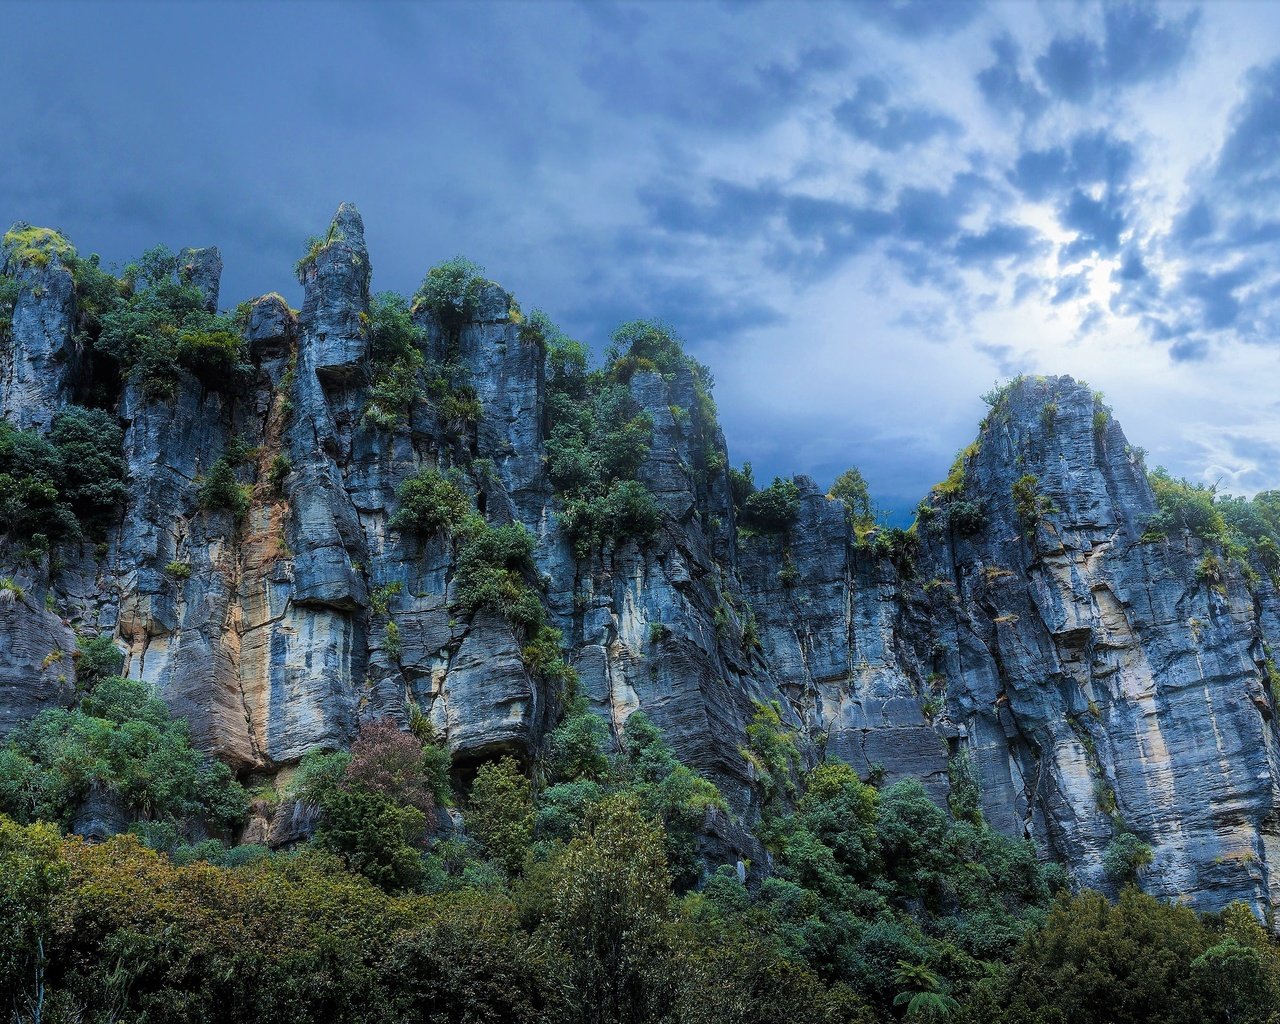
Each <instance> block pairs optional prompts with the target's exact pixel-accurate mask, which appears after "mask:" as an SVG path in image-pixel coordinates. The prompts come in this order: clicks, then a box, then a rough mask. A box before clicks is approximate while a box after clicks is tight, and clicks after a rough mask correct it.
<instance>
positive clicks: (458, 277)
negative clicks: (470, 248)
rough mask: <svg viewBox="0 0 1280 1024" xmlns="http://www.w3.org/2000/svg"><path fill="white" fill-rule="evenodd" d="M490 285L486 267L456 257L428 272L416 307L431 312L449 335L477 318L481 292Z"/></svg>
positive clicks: (415, 297) (417, 297)
mask: <svg viewBox="0 0 1280 1024" xmlns="http://www.w3.org/2000/svg"><path fill="white" fill-rule="evenodd" d="M486 284H488V281H486V279H485V276H484V268H483V267H481V266H479V265H477V264H475V263H472V262H471V261H470V260H468V259H465V258H464V257H462V256H455V257H454V258H453V259H451V260H445V261H444V262H443V263H437V264H436V265H435V266H434V267H432V268H431V269H430V270H428V271H427V276H426V277H425V278H423V280H422V285H421V287H420V288H419V289H418V292H417V294H416V295H415V296H414V303H413V306H414V309H417V308H419V307H421V308H423V309H426V310H427V311H429V312H430V313H431V314H432V315H434V316H435V318H436V319H437V320H438V321H439V322H440V325H441V326H442V327H444V329H445V330H446V331H453V332H456V331H457V330H458V329H459V328H460V327H461V326H462V325H463V324H465V323H466V322H467V321H468V320H470V319H471V318H472V317H473V316H474V315H475V312H476V303H477V302H478V301H479V298H480V291H481V289H482V288H483V287H484V286H485V285H486Z"/></svg>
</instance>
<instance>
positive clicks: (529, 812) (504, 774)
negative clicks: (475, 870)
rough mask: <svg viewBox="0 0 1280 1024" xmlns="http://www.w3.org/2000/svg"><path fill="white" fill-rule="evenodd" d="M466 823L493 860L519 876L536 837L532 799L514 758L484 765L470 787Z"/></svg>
mask: <svg viewBox="0 0 1280 1024" xmlns="http://www.w3.org/2000/svg"><path fill="white" fill-rule="evenodd" d="M466 822H467V830H468V831H469V832H470V833H471V835H472V836H474V837H475V838H476V839H477V840H479V842H480V843H481V845H483V846H484V848H485V849H486V850H487V851H488V852H489V856H490V857H492V858H493V859H494V860H495V861H496V862H497V863H499V864H501V865H502V867H503V868H504V869H505V870H506V872H507V873H508V874H509V875H515V874H517V873H519V871H520V867H521V865H522V864H523V863H524V857H525V853H526V852H527V850H528V848H529V840H530V838H531V837H532V835H533V797H532V795H531V789H530V785H529V780H528V779H526V778H525V777H524V775H523V774H522V773H521V771H520V768H519V766H518V765H517V764H516V762H515V760H514V759H513V758H510V757H504V758H502V759H501V760H499V761H495V762H491V763H489V764H485V765H481V767H480V770H479V771H478V772H476V778H475V781H474V782H473V783H472V785H471V799H470V801H469V802H468V805H467V814H466Z"/></svg>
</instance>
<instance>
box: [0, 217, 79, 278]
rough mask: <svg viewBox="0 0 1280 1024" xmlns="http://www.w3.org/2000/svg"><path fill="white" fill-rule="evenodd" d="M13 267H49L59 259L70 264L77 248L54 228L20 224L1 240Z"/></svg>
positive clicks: (14, 226) (0, 244) (6, 233)
mask: <svg viewBox="0 0 1280 1024" xmlns="http://www.w3.org/2000/svg"><path fill="white" fill-rule="evenodd" d="M0 246H3V248H4V250H5V254H6V256H7V257H8V259H9V261H10V264H11V265H16V266H21V267H47V266H48V265H49V261H50V260H53V259H57V260H59V261H61V262H62V263H64V264H70V263H71V262H72V260H74V259H75V255H76V251H75V248H74V247H73V246H72V245H71V243H70V242H68V241H67V239H66V237H65V236H64V235H63V234H62V233H61V232H59V231H55V230H53V229H52V228H38V227H32V226H31V225H30V224H26V223H23V222H21V221H20V222H19V223H17V224H15V225H13V227H11V228H10V229H9V230H8V231H6V232H5V233H4V237H3V238H0Z"/></svg>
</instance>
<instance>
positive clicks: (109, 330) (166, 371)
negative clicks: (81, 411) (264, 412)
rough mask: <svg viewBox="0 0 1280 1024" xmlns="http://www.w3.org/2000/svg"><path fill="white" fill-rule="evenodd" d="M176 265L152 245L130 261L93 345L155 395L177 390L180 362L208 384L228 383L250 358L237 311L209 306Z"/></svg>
mask: <svg viewBox="0 0 1280 1024" xmlns="http://www.w3.org/2000/svg"><path fill="white" fill-rule="evenodd" d="M178 269H179V268H178V257H177V256H176V255H175V254H174V253H173V252H172V251H170V250H169V249H167V248H165V247H164V246H156V247H155V248H154V249H149V250H148V251H147V252H145V253H143V255H142V256H141V257H140V258H139V259H138V260H137V262H135V263H132V264H130V265H129V266H127V267H126V268H125V270H124V275H123V280H124V282H125V290H124V294H122V295H119V296H117V297H116V298H115V300H114V302H113V304H112V307H111V309H109V310H108V311H106V312H103V313H102V314H101V315H100V316H99V318H98V319H99V321H100V323H101V331H100V333H99V335H98V338H97V340H96V341H95V342H94V350H95V351H96V352H98V353H101V354H102V355H105V356H108V357H110V358H111V359H113V360H115V362H116V363H117V365H118V366H119V368H120V371H121V373H122V374H124V375H126V376H128V377H129V379H130V380H133V381H135V382H137V383H138V384H139V385H140V386H141V388H142V390H143V392H144V393H145V394H146V395H148V396H149V397H152V398H168V397H171V396H172V395H173V393H174V389H175V388H176V386H177V383H178V379H179V368H185V369H187V370H190V371H191V372H192V373H194V374H195V375H196V376H197V377H198V378H199V379H200V380H201V381H202V382H203V383H204V384H205V385H206V386H207V387H211V388H215V389H219V390H228V389H230V388H232V387H234V386H235V385H236V383H237V382H238V379H239V375H240V370H241V367H242V365H243V364H244V362H245V346H244V340H243V338H242V337H241V335H240V330H239V327H238V326H237V325H236V323H235V320H234V318H232V317H226V316H217V315H214V314H211V313H209V312H207V311H206V310H205V308H204V305H205V297H204V293H203V292H202V291H201V290H200V289H199V288H198V287H196V286H195V285H193V284H190V283H187V282H184V281H183V280H182V279H181V278H180V276H179V274H178Z"/></svg>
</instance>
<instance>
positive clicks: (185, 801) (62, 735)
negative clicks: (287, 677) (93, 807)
mask: <svg viewBox="0 0 1280 1024" xmlns="http://www.w3.org/2000/svg"><path fill="white" fill-rule="evenodd" d="M0 760H2V761H3V765H2V766H0V812H3V813H5V814H8V815H10V816H11V817H13V818H15V819H17V820H18V821H35V820H44V821H55V822H59V823H62V824H67V823H69V822H70V820H71V818H72V816H73V815H74V814H75V812H76V811H77V809H78V808H79V807H80V805H81V804H82V802H83V801H84V800H85V798H86V797H87V796H88V795H89V794H90V792H91V791H93V790H95V789H96V790H106V791H108V792H110V793H112V794H114V795H115V797H116V798H117V799H118V800H119V801H120V803H121V804H122V806H123V807H124V808H126V809H127V810H128V811H129V812H130V813H133V814H135V815H137V816H139V817H143V818H149V819H164V820H169V821H173V822H178V823H181V822H184V821H186V820H188V819H197V820H199V821H203V822H204V823H205V824H206V825H207V826H208V827H211V828H215V829H230V828H233V827H235V826H236V825H238V824H240V823H241V821H242V820H243V818H244V814H245V810H246V807H247V801H246V800H245V795H244V791H243V790H242V789H241V788H240V786H239V785H238V784H237V783H236V782H235V781H234V780H233V779H232V777H231V773H230V771H228V769H227V767H226V766H225V765H224V764H222V763H221V762H220V761H216V760H211V759H209V758H207V757H205V756H203V755H201V754H199V753H197V752H196V751H195V750H193V749H192V747H191V740H190V736H189V734H188V731H187V725H186V722H185V721H183V720H181V719H174V718H173V716H172V715H170V713H169V711H168V709H167V708H166V707H165V706H164V704H163V703H161V702H160V701H159V700H156V699H155V698H154V697H152V696H151V694H150V692H149V690H148V688H147V686H146V684H145V683H141V682H139V681H137V680H134V679H121V678H119V677H108V678H106V679H103V680H101V681H100V682H98V683H97V684H96V685H94V686H93V687H92V688H91V689H90V690H89V691H88V692H87V693H86V694H85V695H84V696H83V697H82V698H81V700H80V703H79V705H78V706H77V707H75V708H71V709H63V708H52V709H49V710H46V711H42V712H41V713H40V714H38V715H37V716H36V717H35V718H33V719H32V720H31V721H30V722H28V723H27V724H26V725H24V726H22V727H21V728H20V729H18V730H17V731H16V732H15V733H14V734H13V735H12V736H11V737H10V739H9V742H8V743H7V744H6V745H5V746H4V747H3V748H0Z"/></svg>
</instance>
